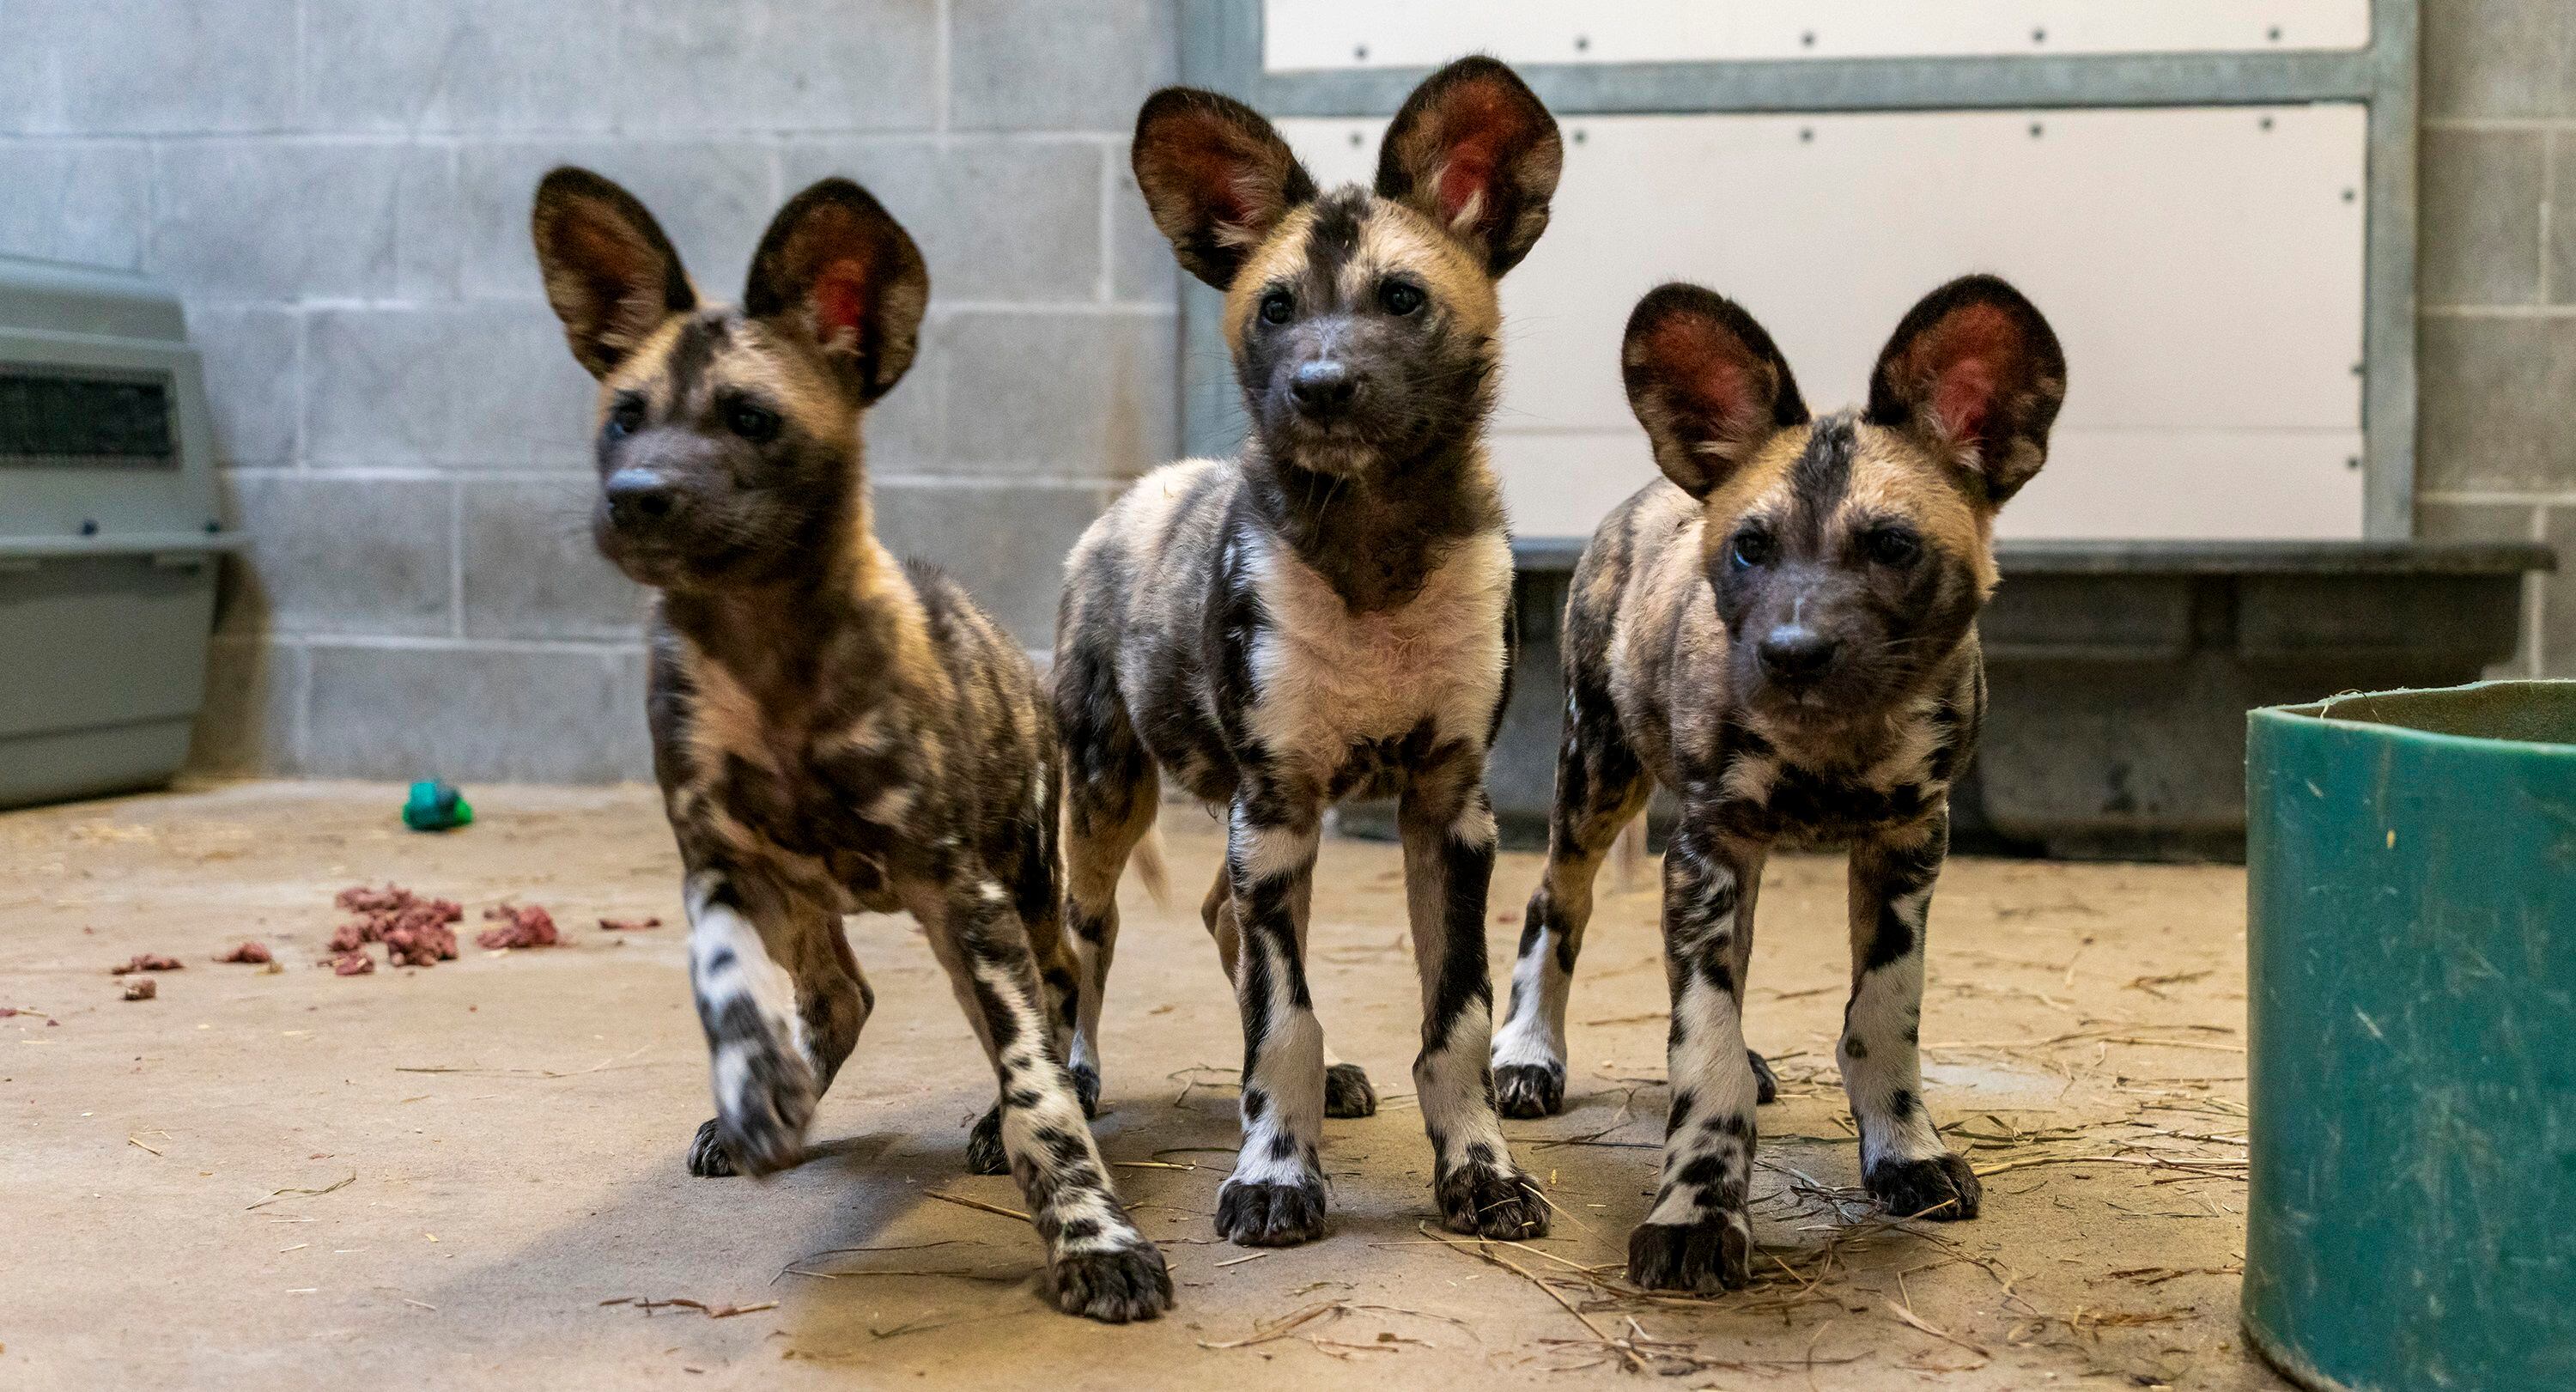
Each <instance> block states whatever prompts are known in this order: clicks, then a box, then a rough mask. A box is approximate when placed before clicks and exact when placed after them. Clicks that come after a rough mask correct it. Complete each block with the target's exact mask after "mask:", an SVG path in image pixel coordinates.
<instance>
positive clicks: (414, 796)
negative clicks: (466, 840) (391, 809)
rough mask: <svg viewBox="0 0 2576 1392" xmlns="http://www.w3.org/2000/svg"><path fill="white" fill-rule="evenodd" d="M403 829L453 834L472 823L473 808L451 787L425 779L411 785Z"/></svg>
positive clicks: (403, 812)
mask: <svg viewBox="0 0 2576 1392" xmlns="http://www.w3.org/2000/svg"><path fill="white" fill-rule="evenodd" d="M402 819H403V825H404V826H407V827H410V828H411V829H412V830H414V831H454V830H455V829H456V828H458V827H461V826H464V825H466V824H467V823H469V822H471V821H473V820H474V804H472V803H470V802H467V801H466V800H465V795H464V794H463V793H460V792H458V791H457V790H456V785H455V784H452V783H441V782H439V781H437V780H435V779H426V780H423V781H421V782H418V783H414V784H412V785H411V797H410V798H408V799H407V800H405V801H404V803H403V810H402Z"/></svg>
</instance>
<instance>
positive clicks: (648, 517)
mask: <svg viewBox="0 0 2576 1392" xmlns="http://www.w3.org/2000/svg"><path fill="white" fill-rule="evenodd" d="M606 493H607V496H608V520H609V521H611V522H613V523H615V524H617V525H618V526H620V527H649V526H652V525H653V524H654V523H657V522H661V521H664V520H666V519H667V518H669V517H670V515H671V514H672V513H673V512H675V511H677V510H678V507H679V501H680V498H679V492H678V490H676V489H674V488H672V487H671V485H670V484H669V483H668V482H667V481H665V480H664V479H663V477H662V476H661V475H660V474H657V473H654V472H652V471H651V470H649V469H620V470H618V471H617V472H616V473H613V474H610V475H609V476H608V483H607V485H606Z"/></svg>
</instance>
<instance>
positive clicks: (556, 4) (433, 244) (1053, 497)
mask: <svg viewBox="0 0 2576 1392" xmlns="http://www.w3.org/2000/svg"><path fill="white" fill-rule="evenodd" d="M1174 25H1175V15H1174V5H1173V3H1172V0H726V3H721V4H717V3H704V4H672V3H651V0H415V3H412V4H407V5H403V6H398V7H387V6H385V5H383V4H381V3H377V0H0V252H6V253H13V254H20V255H34V256H46V257H54V258H59V259H64V260H73V261H84V262H91V263H99V264H106V265H113V266H123V267H131V268H135V269H139V270H143V271H146V272H148V273H150V274H152V275H154V276H156V277H158V278H160V279H161V280H163V281H164V282H166V283H168V284H170V285H172V286H174V287H176V288H177V289H178V290H179V291H180V292H181V293H182V294H183V295H184V296H185V297H186V299H187V302H188V311H189V328H190V332H191V334H192V335H193V336H194V337H195V338H196V339H197V341H198V342H199V343H200V345H201V346H202V348H203V350H204V353H205V356H206V363H207V371H208V387H209V393H210V395H211V397H212V404H213V409H214V414H215V419H216V434H217V437H218V445H219V449H220V452H221V456H222V463H223V479H224V491H225V499H224V506H225V510H226V512H227V514H228V517H229V519H230V520H231V522H232V523H234V524H235V525H238V526H240V527H242V528H244V529H245V530H247V531H248V532H249V533H250V535H251V537H252V540H253V549H252V552H251V554H250V555H249V556H248V558H247V559H246V561H245V563H243V564H242V565H240V566H237V567H233V568H231V570H230V571H229V573H228V575H227V577H226V584H225V598H224V603H223V609H222V615H221V619H220V632H219V636H218V639H217V643H216V649H215V660H214V667H213V674H212V676H213V680H212V694H211V699H210V703H209V706H208V708H207V711H206V714H205V716H204V718H203V719H202V720H201V722H200V729H199V738H198V742H197V751H196V763H197V764H198V765H199V766H200V767H202V768H204V769H207V770H212V771H258V772H271V773H301V774H309V775H317V776H365V777H391V778H402V777H414V776H422V775H426V774H429V773H432V772H436V773H440V774H444V775H446V776H448V777H452V778H459V779H478V780H488V779H500V778H513V779H531V780H571V781H601V780H611V779H620V778H643V777H649V776H650V766H649V755H648V751H647V748H646V744H645V739H644V722H643V703H642V687H643V676H642V659H641V648H640V643H639V641H638V601H639V596H638V592H637V590H636V588H635V587H634V586H633V585H631V584H629V583H628V582H627V581H626V580H624V579H623V578H622V577H620V576H618V575H617V574H616V573H615V572H614V571H612V570H610V569H609V568H608V567H607V566H606V565H604V564H603V563H601V562H600V561H599V560H598V559H597V558H596V557H595V556H594V555H593V554H592V552H591V548H590V544H589V540H588V537H587V534H586V532H585V530H584V515H585V509H586V507H587V504H588V490H589V488H590V486H591V485H590V478H589V474H588V472H587V468H588V458H587V455H588V446H587V437H588V431H589V413H590V410H591V399H592V385H591V382H590V379H589V378H588V377H587V376H586V375H584V374H583V372H582V371H581V369H580V368H579V367H577V366H576V365H575V364H574V363H573V361H572V358H571V357H570V355H569V354H568V353H567V352H566V351H565V348H564V346H563V341H562V336H561V334H560V333H559V331H558V330H557V328H556V325H555V321H554V318H553V316H552V314H551V313H550V312H549V311H548V310H547V308H546V306H545V303H544V300H543V298H542V296H541V292H540V289H539V285H538V281H537V274H536V268H535V264H534V260H533V258H532V256H531V255H530V252H529V250H528V240H527V212H528V199H529V195H530V192H531V190H532V189H533V188H534V186H535V182H536V179H537V177H538V176H539V175H540V174H541V173H542V172H543V171H544V170H546V169H547V168H548V167H550V166H552V165H555V164H558V163H563V162H567V161H571V162H577V163H581V164H586V165H589V166H591V167H593V168H596V169H598V170H600V171H601V172H603V173H606V174H608V175H609V176H611V177H613V178H616V179H618V180H620V181H621V182H624V183H626V184H627V185H628V186H629V187H630V188H632V189H634V190H635V191H636V192H637V194H638V195H639V196H640V197H642V198H643V199H644V201H645V202H646V204H647V205H648V206H650V207H651V208H652V209H653V210H654V212H655V214H656V215H657V216H658V217H659V218H660V219H661V220H662V222H663V225H664V226H665V228H666V229H668V231H669V232H670V234H671V236H672V239H673V241H674V242H675V243H677V245H678V246H679V248H680V250H681V254H682V256H683V257H684V258H685V259H686V261H687V262H688V265H689V268H690V270H691V272H692V274H693V275H694V276H695V278H696V279H697V281H698V283H699V286H700V289H701V291H702V292H703V293H706V294H708V295H710V296H712V297H716V298H722V299H732V298H734V297H735V296H737V295H738V294H739V293H740V288H741V284H742V277H743V272H744V268H745V266H746V265H747V264H748V262H749V260H750V256H751V250H752V246H753V244H754V242H755V241H756V240H757V238H758V237H759V235H760V232H761V229H762V228H763V227H764V226H765V225H766V223H767V221H768V218H769V216H770V214H771V213H772V212H774V211H775V210H776V209H777V208H778V206H779V205H780V204H781V203H782V202H784V201H785V199H786V197H787V196H788V195H789V194H791V193H793V192H794V191H795V190H796V189H798V188H801V187H803V186H804V185H805V184H807V183H809V182H811V181H812V180H814V179H817V178H821V177H823V176H825V175H827V174H847V175H849V176H851V177H854V178H857V179H859V180H860V181H861V182H863V183H865V184H867V185H868V186H869V187H870V188H871V189H873V190H874V191H875V192H876V193H877V195H878V196H879V197H880V198H882V199H883V200H884V201H885V202H886V204H887V206H888V207H889V208H891V209H892V210H893V211H894V212H895V214H896V216H897V217H899V218H901V219H902V220H903V221H904V223H905V224H906V226H907V227H909V228H910V230H911V231H912V233H913V235H914V236H915V237H916V238H917V239H918V240H919V241H920V242H921V244H922V247H923V249H924V252H925V254H926V255H927V257H928V259H929V262H930V267H931V276H932V301H931V315H930V322H929V325H928V329H927V332H926V334H925V345H924V352H923V354H922V357H921V359H920V360H919V362H918V363H917V364H916V365H915V367H914V368H913V370H912V372H911V374H910V375H909V376H908V377H907V378H906V379H905V380H904V382H903V383H902V384H901V385H900V386H898V387H897V388H896V390H895V392H894V393H893V394H892V395H891V396H890V397H888V398H887V399H886V401H885V402H884V403H883V404H882V405H881V406H880V408H879V409H878V410H877V411H876V412H875V413H874V415H873V417H872V418H871V419H870V421H869V423H868V439H869V463H870V466H871V472H872V475H873V478H874V480H875V487H876V494H877V499H878V508H879V520H880V526H881V529H882V530H883V532H884V533H885V535H886V537H887V539H888V541H889V543H890V544H892V545H893V546H894V547H895V548H896V549H897V550H899V551H901V552H903V553H905V554H909V555H919V556H924V557H928V558H930V559H933V560H936V561H939V562H940V563H942V564H944V565H946V566H947V567H948V568H950V569H951V570H952V571H953V572H955V573H956V574H958V575H959V576H960V577H962V578H963V579H964V580H965V582H966V583H967V584H968V585H969V586H970V587H972V589H973V590H974V591H975V593H976V594H977V595H978V596H979V597H980V598H982V599H983V600H984V602H985V603H986V604H987V605H988V606H989V607H991V608H992V609H993V610H994V611H995V612H996V613H997V614H999V615H1000V616H1001V617H1002V618H1003V619H1004V620H1005V621H1006V622H1007V623H1009V624H1010V625H1011V626H1012V628H1013V629H1014V631H1016V632H1017V633H1019V634H1020V635H1021V637H1022V638H1023V639H1024V640H1025V641H1026V642H1028V643H1029V644H1030V645H1031V646H1032V647H1038V648H1043V647H1045V646H1046V645H1047V644H1048V643H1049V641H1050V638H1051V630H1052V627H1053V619H1054V605H1055V596H1056V589H1057V577H1058V574H1059V568H1058V567H1059V562H1060V561H1061V558H1062V557H1063V555H1064V553H1065V551H1066V550H1067V549H1069V548H1070V546H1071V545H1072V542H1073V539H1074V537H1075V536H1076V535H1077V534H1078V533H1079V532H1080V530H1081V528H1082V527H1083V526H1084V525H1085V524H1086V523H1087V522H1089V520H1090V519H1091V518H1092V517H1093V516H1094V515H1095V514H1096V513H1097V512H1098V510H1099V509H1100V508H1101V506H1103V505H1104V504H1105V503H1106V501H1107V500H1108V499H1109V498H1110V497H1111V496H1112V495H1113V494H1114V493H1115V491H1116V489H1117V488H1118V487H1119V486H1120V485H1121V484H1122V483H1123V482H1124V481H1125V480H1127V479H1129V478H1132V477H1133V476H1135V475H1136V474H1138V473H1141V472H1142V471H1144V470H1145V469H1147V468H1150V467H1151V466H1152V465H1154V464H1156V463H1159V462H1161V461H1162V460H1165V459H1167V458H1169V457H1170V456H1171V454H1172V453H1173V451H1174V450H1175V449H1176V447H1177V446H1176V443H1175V440H1176V433H1177V419H1176V417H1177V407H1176V404H1175V395H1174V390H1175V376H1176V373H1175V369H1174V365H1173V361H1174V360H1173V352H1174V337H1175V335H1174V325H1175V314H1174V302H1175V294H1176V288H1177V287H1176V280H1175V277H1176V275H1177V272H1176V271H1175V270H1174V269H1173V265H1172V260H1171V256H1170V254H1169V253H1168V252H1167V251H1166V250H1164V249H1163V246H1162V243H1161V239H1160V238H1159V237H1156V236H1155V235H1154V233H1153V230H1152V228H1151V227H1150V226H1149V225H1148V224H1147V223H1146V220H1145V214H1144V208H1143V205H1142V204H1141V202H1139V201H1138V199H1137V197H1136V194H1135V193H1134V191H1133V189H1132V187H1131V186H1130V181H1129V177H1128V174H1127V148H1126V146H1127V141H1126V134H1127V131H1128V129H1129V128H1130V124H1131V122H1132V121H1133V119H1134V116H1135V109H1136V104H1137V102H1138V101H1140V100H1141V99H1142V98H1143V96H1144V94H1145V93H1146V92H1148V91H1150V90H1151V89H1152V88H1154V87H1156V86H1158V85H1161V84H1163V83H1166V82H1169V81H1171V80H1172V73H1173V69H1174V63H1175V57H1174V55H1175V53H1176V51H1177V39H1176V35H1175V32H1174Z"/></svg>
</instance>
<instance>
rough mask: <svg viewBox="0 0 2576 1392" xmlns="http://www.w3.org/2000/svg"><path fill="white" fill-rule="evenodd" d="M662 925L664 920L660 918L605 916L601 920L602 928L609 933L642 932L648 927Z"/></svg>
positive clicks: (600, 925)
mask: <svg viewBox="0 0 2576 1392" xmlns="http://www.w3.org/2000/svg"><path fill="white" fill-rule="evenodd" d="M661 926H662V920H660V919H658V918H603V919H601V920H600V921H599V927H600V930H601V931H602V932H608V933H640V932H643V931H644V930H645V929H647V928H659V927H661Z"/></svg>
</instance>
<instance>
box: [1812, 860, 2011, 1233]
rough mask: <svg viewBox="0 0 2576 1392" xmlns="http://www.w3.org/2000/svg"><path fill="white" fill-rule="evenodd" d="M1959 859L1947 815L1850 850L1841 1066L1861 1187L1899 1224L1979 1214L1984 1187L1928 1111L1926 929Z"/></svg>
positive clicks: (1837, 1053)
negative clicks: (1941, 882)
mask: <svg viewBox="0 0 2576 1392" xmlns="http://www.w3.org/2000/svg"><path fill="white" fill-rule="evenodd" d="M1949 853H1950V816H1949V812H1948V811H1947V810H1946V809H1944V810H1943V811H1942V812H1940V813H1938V814H1936V815H1934V816H1933V817H1930V818H1928V819H1926V820H1924V821H1922V822H1918V823H1916V824H1915V825H1913V826H1911V827H1908V828H1905V829H1903V830H1901V831H1898V832H1894V833H1890V834H1888V835H1885V836H1882V837H1881V838H1879V839H1877V840H1874V841H1865V842H1862V843H1860V844H1858V845H1855V846H1853V847H1852V852H1851V950H1852V993H1851V1001H1850V1003H1849V1004H1848V1005H1846V1006H1844V1007H1843V1035H1842V1040H1841V1042H1840V1043H1838V1044H1837V1045H1836V1046H1835V1049H1834V1061H1835V1062H1836V1063H1838V1064H1840V1065H1841V1066H1842V1074H1843V1092H1844V1093H1845V1095H1847V1096H1848V1097H1849V1098H1850V1099H1851V1109H1852V1116H1853V1117H1854V1118H1855V1119H1856V1120H1858V1121H1859V1122H1860V1167H1861V1181H1862V1183H1864V1184H1866V1185H1867V1186H1868V1187H1869V1192H1870V1196H1871V1197H1873V1198H1875V1199H1877V1200H1878V1201H1879V1202H1880V1203H1882V1204H1885V1205H1886V1206H1887V1209H1888V1211H1889V1212H1890V1213H1893V1214H1895V1215H1896V1216H1898V1217H1900V1218H1933V1219H1939V1220H1941V1221H1944V1222H1947V1221H1950V1220H1953V1219H1959V1218H1974V1217H1976V1216H1977V1204H1978V1198H1979V1185H1978V1183H1977V1175H1976V1172H1975V1171H1974V1170H1971V1169H1970V1168H1968V1162H1967V1161H1965V1160H1963V1159H1961V1158H1960V1157H1959V1156H1957V1155H1954V1154H1952V1153H1951V1151H1950V1148H1949V1146H1948V1145H1946V1144H1945V1143H1943V1141H1942V1140H1941V1133H1940V1131H1939V1129H1938V1128H1936V1127H1934V1126H1933V1124H1932V1114H1931V1113H1930V1112H1929V1111H1926V1110H1925V1109H1924V1106H1923V1064H1922V1056H1921V1043H1920V1041H1921V1038H1922V1027H1923V932H1924V925H1925V923H1926V921H1927V920H1928V919H1929V917H1930V915H1931V910H1932V886H1933V883H1934V881H1936V880H1938V879H1939V878H1940V876H1941V862H1942V861H1943V860H1944V859H1945V858H1946V857H1947V856H1948V855H1949Z"/></svg>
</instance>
